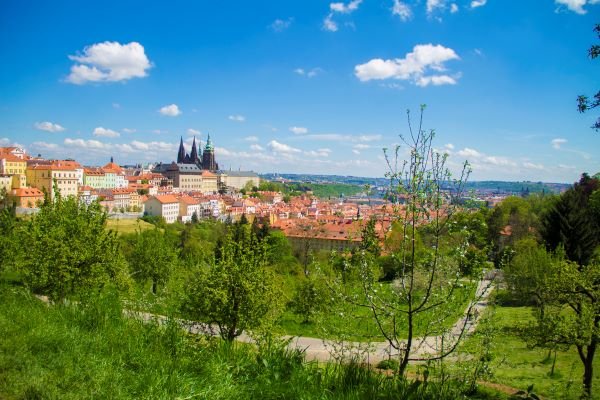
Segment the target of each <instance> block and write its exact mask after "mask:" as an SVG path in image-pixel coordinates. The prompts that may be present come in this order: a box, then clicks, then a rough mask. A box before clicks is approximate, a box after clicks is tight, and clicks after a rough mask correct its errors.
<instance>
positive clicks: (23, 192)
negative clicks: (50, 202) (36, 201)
mask: <svg viewBox="0 0 600 400" xmlns="http://www.w3.org/2000/svg"><path fill="white" fill-rule="evenodd" d="M10 194H11V196H15V197H44V192H42V191H41V190H39V189H36V188H21V189H13V190H11V192H10Z"/></svg>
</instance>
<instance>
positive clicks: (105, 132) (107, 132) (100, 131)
mask: <svg viewBox="0 0 600 400" xmlns="http://www.w3.org/2000/svg"><path fill="white" fill-rule="evenodd" d="M92 134H93V135H94V136H103V137H108V138H116V137H119V136H121V134H120V133H119V132H116V131H113V130H112V129H107V128H103V127H101V126H99V127H97V128H96V129H94V132H93V133H92Z"/></svg>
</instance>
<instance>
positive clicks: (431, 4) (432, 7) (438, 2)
mask: <svg viewBox="0 0 600 400" xmlns="http://www.w3.org/2000/svg"><path fill="white" fill-rule="evenodd" d="M426 7H427V14H429V15H431V14H433V13H434V12H435V11H436V10H438V9H441V10H443V9H444V8H446V0H427V3H426Z"/></svg>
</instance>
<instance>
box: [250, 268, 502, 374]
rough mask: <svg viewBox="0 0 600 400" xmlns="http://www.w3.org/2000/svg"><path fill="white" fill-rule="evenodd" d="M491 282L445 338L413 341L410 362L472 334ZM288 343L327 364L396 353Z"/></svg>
mask: <svg viewBox="0 0 600 400" xmlns="http://www.w3.org/2000/svg"><path fill="white" fill-rule="evenodd" d="M492 289H493V287H492V281H491V280H482V281H480V282H479V284H478V286H477V291H476V294H475V298H476V299H479V301H478V302H477V303H475V304H473V306H472V308H471V317H469V315H468V314H469V309H470V306H468V307H467V308H466V309H465V311H464V313H463V316H462V317H461V318H460V319H459V320H458V321H457V322H456V323H455V324H454V325H453V326H452V329H450V331H449V332H448V334H447V335H444V337H443V338H442V337H441V336H426V337H421V338H414V339H413V345H412V349H411V357H412V358H420V357H424V356H426V355H432V354H439V352H440V351H441V350H442V345H443V347H444V348H445V349H448V348H450V347H451V346H452V345H453V344H455V343H456V341H457V340H459V338H460V335H461V332H462V331H463V328H464V334H465V335H469V334H472V333H473V332H474V331H475V328H476V327H477V324H478V322H479V319H480V318H478V317H472V316H473V315H475V316H480V315H483V311H484V310H485V308H486V307H487V305H488V303H487V299H488V297H489V295H490V293H491V292H492ZM286 338H288V339H292V340H291V342H290V347H292V348H296V349H302V350H304V351H305V354H306V358H307V359H309V360H318V361H330V360H332V359H334V358H336V357H342V358H343V357H347V358H352V357H358V358H359V359H362V360H363V361H364V362H367V363H369V364H375V363H378V362H379V361H381V360H384V359H387V358H389V356H390V354H391V355H392V356H394V355H397V354H398V351H396V350H393V349H391V347H390V345H389V343H387V342H370V343H364V342H339V341H334V340H327V339H319V338H311V337H303V336H299V337H289V336H288V337H286ZM247 339H249V338H245V337H241V338H240V340H242V341H246V340H247Z"/></svg>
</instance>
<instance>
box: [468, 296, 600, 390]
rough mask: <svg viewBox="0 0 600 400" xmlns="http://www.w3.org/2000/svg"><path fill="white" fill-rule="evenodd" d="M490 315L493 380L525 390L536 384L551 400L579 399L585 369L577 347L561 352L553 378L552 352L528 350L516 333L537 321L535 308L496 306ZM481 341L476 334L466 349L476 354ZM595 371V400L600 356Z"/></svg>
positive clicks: (599, 381)
mask: <svg viewBox="0 0 600 400" xmlns="http://www.w3.org/2000/svg"><path fill="white" fill-rule="evenodd" d="M489 315H490V318H491V319H490V322H489V323H490V324H492V326H493V327H494V328H495V329H496V330H497V334H496V335H495V336H494V338H493V345H492V355H493V358H492V361H491V365H492V371H493V377H492V379H491V380H492V381H494V382H497V383H501V384H504V385H508V386H512V387H514V388H518V389H522V390H525V389H527V387H528V386H529V385H531V384H534V392H535V393H536V394H538V395H542V396H544V397H546V398H550V399H554V398H566V399H577V398H579V395H580V394H581V391H580V390H581V386H582V384H581V382H582V377H583V366H582V363H581V360H580V359H579V356H578V355H577V350H576V349H575V348H571V349H570V350H568V351H559V352H558V353H557V358H556V367H555V374H554V375H553V376H550V371H551V367H552V359H548V350H544V349H540V348H534V349H531V348H528V347H527V344H526V343H525V341H524V340H523V339H522V338H520V337H519V335H518V333H517V331H516V328H518V327H519V326H524V325H527V324H528V323H529V322H530V321H533V315H532V313H531V309H530V308H529V307H503V306H495V308H494V310H493V312H492V310H490V314H489ZM481 328H483V326H481ZM478 330H479V329H478ZM479 339H480V336H479V334H478V333H476V334H475V335H473V336H472V337H471V338H470V339H469V340H468V341H467V342H466V343H465V345H464V347H463V350H464V351H467V352H473V351H474V349H475V347H476V343H477V341H478V340H479ZM552 358H553V357H552ZM594 371H595V376H594V383H593V386H594V391H595V393H597V394H596V397H594V398H597V399H600V373H599V371H600V357H598V356H596V358H595V360H594Z"/></svg>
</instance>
